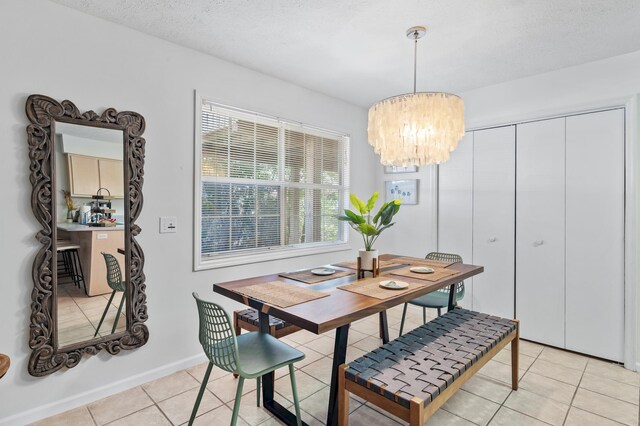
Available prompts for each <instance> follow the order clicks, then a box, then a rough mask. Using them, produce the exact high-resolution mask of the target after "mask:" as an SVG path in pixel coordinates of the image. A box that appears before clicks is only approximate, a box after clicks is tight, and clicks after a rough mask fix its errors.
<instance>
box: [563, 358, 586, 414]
mask: <svg viewBox="0 0 640 426" xmlns="http://www.w3.org/2000/svg"><path fill="white" fill-rule="evenodd" d="M587 365H589V360H587V362H585V364H584V368H583V369H582V374H580V380H578V384H577V385H576V390H575V391H574V392H573V396H572V397H571V402H569V409H568V410H567V414H565V415H564V420H563V421H562V426H564V425H565V423H567V419H568V418H569V412H570V411H571V407H573V401H574V400H575V399H576V394H577V393H578V389H580V383H582V378H583V377H584V373H585V371H587Z"/></svg>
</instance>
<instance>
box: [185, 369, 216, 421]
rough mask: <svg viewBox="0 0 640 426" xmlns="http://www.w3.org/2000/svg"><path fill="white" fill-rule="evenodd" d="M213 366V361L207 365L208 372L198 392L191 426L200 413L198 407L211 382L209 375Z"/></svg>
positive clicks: (192, 412)
mask: <svg viewBox="0 0 640 426" xmlns="http://www.w3.org/2000/svg"><path fill="white" fill-rule="evenodd" d="M212 368H213V363H212V362H209V366H208V367H207V372H206V373H204V378H203V379H202V384H201V385H200V391H199V392H198V397H197V398H196V403H195V404H194V406H193V410H192V411H191V418H190V419H189V426H191V425H192V424H193V421H194V420H195V419H196V414H198V407H200V401H202V395H204V390H205V389H206V388H207V383H209V375H210V374H211V369H212Z"/></svg>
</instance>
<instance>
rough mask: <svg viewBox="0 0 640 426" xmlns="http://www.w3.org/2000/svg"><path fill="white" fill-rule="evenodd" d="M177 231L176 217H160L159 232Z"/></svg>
mask: <svg viewBox="0 0 640 426" xmlns="http://www.w3.org/2000/svg"><path fill="white" fill-rule="evenodd" d="M173 232H178V218H176V217H175V216H161V217H160V233H161V234H168V233H173Z"/></svg>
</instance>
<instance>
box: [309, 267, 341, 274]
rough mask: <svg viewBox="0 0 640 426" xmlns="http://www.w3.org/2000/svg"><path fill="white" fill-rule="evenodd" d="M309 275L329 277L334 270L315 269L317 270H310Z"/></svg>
mask: <svg viewBox="0 0 640 426" xmlns="http://www.w3.org/2000/svg"><path fill="white" fill-rule="evenodd" d="M311 273H312V274H313V275H331V274H335V273H336V270H335V269H331V268H317V269H312V270H311Z"/></svg>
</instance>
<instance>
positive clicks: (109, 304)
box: [93, 290, 116, 337]
mask: <svg viewBox="0 0 640 426" xmlns="http://www.w3.org/2000/svg"><path fill="white" fill-rule="evenodd" d="M115 295H116V291H115V290H113V291H112V292H111V297H110V298H109V301H108V302H107V306H106V307H105V308H104V312H103V313H102V318H100V322H99V323H98V327H96V332H95V333H94V335H93V337H96V336H97V335H98V331H100V327H102V321H104V317H106V316H107V312H108V311H109V306H111V302H112V301H113V296H115Z"/></svg>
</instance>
